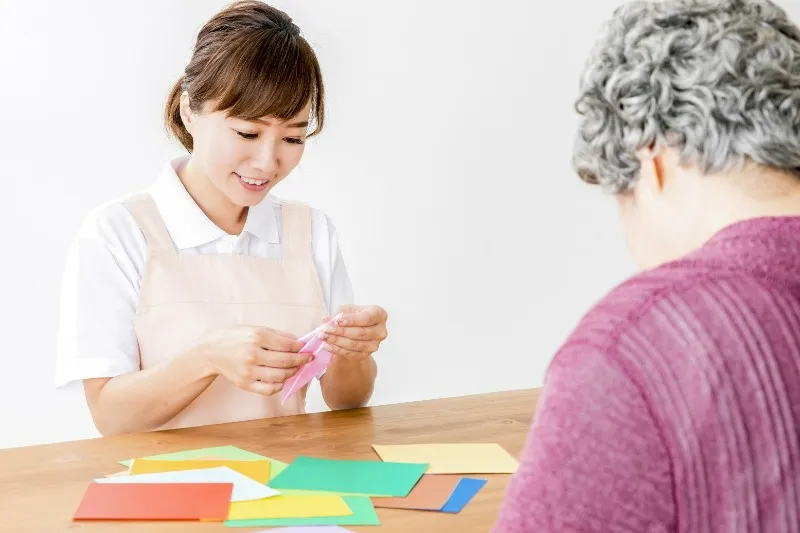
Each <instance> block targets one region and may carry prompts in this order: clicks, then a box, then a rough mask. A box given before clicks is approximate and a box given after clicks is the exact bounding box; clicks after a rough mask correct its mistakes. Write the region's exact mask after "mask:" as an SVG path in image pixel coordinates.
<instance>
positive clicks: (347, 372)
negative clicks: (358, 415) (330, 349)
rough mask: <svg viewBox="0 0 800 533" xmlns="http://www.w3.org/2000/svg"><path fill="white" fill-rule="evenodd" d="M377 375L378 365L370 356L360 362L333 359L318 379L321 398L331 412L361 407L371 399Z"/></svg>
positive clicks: (343, 358)
mask: <svg viewBox="0 0 800 533" xmlns="http://www.w3.org/2000/svg"><path fill="white" fill-rule="evenodd" d="M377 375H378V365H377V364H376V363H375V359H374V358H373V357H372V356H371V355H370V356H369V357H367V358H366V359H364V360H360V361H352V360H349V359H347V358H345V357H334V358H333V360H332V361H331V364H330V365H329V366H328V370H327V371H326V372H325V375H324V376H322V378H321V379H320V386H321V387H322V397H323V399H324V400H325V403H326V404H327V405H328V407H330V408H331V409H333V410H337V409H353V408H356V407H363V406H365V405H367V402H369V399H370V398H371V397H372V391H373V390H374V389H375V378H376V376H377Z"/></svg>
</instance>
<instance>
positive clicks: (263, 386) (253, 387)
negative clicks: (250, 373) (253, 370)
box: [241, 381, 283, 396]
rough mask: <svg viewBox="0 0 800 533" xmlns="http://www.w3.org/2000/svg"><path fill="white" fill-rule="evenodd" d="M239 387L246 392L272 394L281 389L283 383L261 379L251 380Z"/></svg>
mask: <svg viewBox="0 0 800 533" xmlns="http://www.w3.org/2000/svg"><path fill="white" fill-rule="evenodd" d="M241 388H242V389H244V390H246V391H248V392H255V393H256V394H263V395H264V396H272V395H273V394H276V393H277V392H280V391H281V390H282V389H283V383H264V382H263V381H251V382H250V383H248V384H247V385H245V386H244V387H241Z"/></svg>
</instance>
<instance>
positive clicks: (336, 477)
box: [269, 456, 429, 498]
mask: <svg viewBox="0 0 800 533" xmlns="http://www.w3.org/2000/svg"><path fill="white" fill-rule="evenodd" d="M428 466H429V465H428V464H417V463H392V462H383V461H341V460H336V459H319V458H316V457H305V456H300V457H298V458H297V459H295V460H294V462H292V463H291V464H290V465H289V466H288V468H286V469H285V470H284V471H283V472H282V473H281V474H280V475H278V476H276V477H274V478H273V479H272V480H270V483H269V486H270V487H272V488H274V489H277V490H279V491H281V493H283V492H284V489H295V490H297V489H299V490H310V491H322V492H339V493H342V492H344V493H348V494H360V495H365V496H393V497H396V498H404V497H406V496H408V493H409V492H411V489H412V488H414V485H416V484H417V481H419V479H420V478H421V477H422V474H424V473H425V470H426V469H427V468H428Z"/></svg>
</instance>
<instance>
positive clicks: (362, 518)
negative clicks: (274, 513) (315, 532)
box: [225, 496, 381, 527]
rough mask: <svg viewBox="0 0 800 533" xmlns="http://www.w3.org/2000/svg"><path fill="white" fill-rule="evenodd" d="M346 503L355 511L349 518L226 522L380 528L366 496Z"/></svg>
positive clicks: (232, 524) (236, 524)
mask: <svg viewBox="0 0 800 533" xmlns="http://www.w3.org/2000/svg"><path fill="white" fill-rule="evenodd" d="M344 502H345V503H346V504H347V506H348V507H349V508H350V510H351V511H353V514H352V515H349V516H329V517H325V516H318V517H314V518H267V519H259V520H226V521H225V526H226V527H285V526H379V525H380V524H381V522H380V520H379V519H378V515H377V513H375V507H373V506H372V501H370V499H369V498H367V497H364V496H345V497H344Z"/></svg>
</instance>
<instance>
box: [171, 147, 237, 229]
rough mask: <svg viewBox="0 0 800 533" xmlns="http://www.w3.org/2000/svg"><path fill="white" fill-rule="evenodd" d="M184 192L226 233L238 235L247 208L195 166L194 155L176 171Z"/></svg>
mask: <svg viewBox="0 0 800 533" xmlns="http://www.w3.org/2000/svg"><path fill="white" fill-rule="evenodd" d="M178 177H179V178H180V180H181V183H183V186H184V187H185V188H186V192H188V193H189V196H191V197H192V199H193V200H194V201H195V203H196V204H197V205H198V207H200V209H201V210H202V211H203V213H205V215H206V216H207V217H208V219H209V220H211V222H213V223H214V224H216V225H217V226H218V227H219V228H221V229H222V230H223V231H225V232H226V233H229V234H231V235H238V234H239V233H241V232H242V228H243V227H244V223H245V220H246V218H247V208H246V207H242V206H240V205H236V204H234V203H233V202H231V201H230V199H229V198H228V197H227V196H226V195H225V194H224V193H223V192H222V191H220V190H219V189H218V188H217V187H216V186H215V185H214V184H213V183H212V182H211V180H210V179H208V177H207V176H205V174H203V173H202V172H201V171H200V169H199V168H198V166H197V163H196V161H195V160H194V156H190V157H189V161H188V162H187V163H186V165H185V166H184V167H183V168H182V169H180V170H179V171H178Z"/></svg>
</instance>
